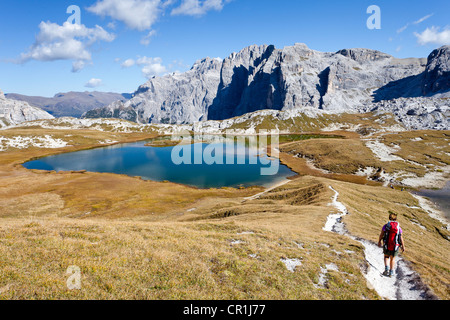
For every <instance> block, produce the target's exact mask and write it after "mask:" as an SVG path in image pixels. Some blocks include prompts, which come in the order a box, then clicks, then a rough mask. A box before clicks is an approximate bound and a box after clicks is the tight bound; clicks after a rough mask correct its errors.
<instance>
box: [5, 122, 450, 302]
mask: <svg viewBox="0 0 450 320" xmlns="http://www.w3.org/2000/svg"><path fill="white" fill-rule="evenodd" d="M4 134H5V135H11V136H12V135H18V134H30V135H39V134H40V135H42V134H51V135H52V136H54V137H61V139H67V138H70V139H71V144H73V145H74V146H72V147H66V148H63V149H58V150H50V149H37V148H30V149H26V150H8V151H7V152H3V153H1V154H0V299H346V300H349V299H357V300H361V299H379V297H378V295H377V294H376V293H375V292H374V291H373V290H371V289H369V288H368V287H367V285H366V280H365V278H364V276H363V273H362V271H361V269H364V265H365V264H366V262H365V259H364V252H363V247H362V245H361V244H360V243H359V242H356V241H353V240H349V238H348V237H345V236H340V235H337V234H333V233H329V232H325V231H323V230H322V227H323V226H324V224H325V222H326V220H327V216H328V215H329V214H330V213H331V212H333V208H332V207H330V206H329V202H330V201H331V197H332V195H333V194H332V192H331V190H330V189H329V188H328V186H329V185H332V186H333V187H334V188H335V189H336V190H338V191H339V192H340V195H341V196H340V201H341V202H343V203H344V204H345V205H346V206H347V207H348V209H349V211H350V215H349V216H347V217H346V218H345V219H344V222H345V224H346V226H347V228H348V229H349V231H350V232H351V233H352V234H353V235H355V236H359V237H362V238H365V239H368V240H373V241H376V240H377V237H378V235H379V229H380V228H381V226H382V225H383V223H385V222H386V221H385V220H386V219H387V212H388V211H389V210H392V211H395V212H397V213H399V214H400V222H401V223H402V227H403V229H404V231H405V241H406V244H407V248H408V251H407V253H406V254H405V258H406V259H407V260H409V261H411V262H412V263H413V269H414V270H416V271H417V272H419V273H420V275H421V277H422V278H423V280H424V282H425V283H426V284H427V285H428V286H429V287H430V288H431V289H432V290H433V291H434V293H435V294H436V295H438V296H439V297H440V298H441V299H449V298H450V291H449V283H450V275H449V268H448V253H449V241H448V239H445V237H446V236H447V237H448V236H449V233H448V231H446V230H444V229H443V228H442V224H441V223H439V222H437V221H436V220H434V219H431V218H430V217H429V216H428V215H427V214H426V213H425V212H424V211H422V210H418V209H412V208H411V207H414V206H417V201H416V200H415V199H414V198H413V197H412V196H410V195H409V194H408V193H406V192H400V191H393V190H391V189H387V188H383V187H379V186H369V185H364V184H369V183H368V182H367V180H365V179H364V178H362V177H354V176H352V175H348V174H336V173H333V174H331V175H327V174H324V173H323V172H321V171H320V170H317V169H314V168H311V167H308V166H307V165H306V163H305V161H304V159H298V158H294V157H292V155H291V154H288V153H281V155H280V157H281V160H282V161H283V162H286V163H289V164H290V165H291V167H292V168H294V169H296V171H297V172H299V173H300V175H301V176H299V177H297V178H296V179H294V180H293V181H291V182H290V183H289V184H286V185H284V186H281V187H279V188H276V189H274V190H272V191H270V192H267V193H266V194H263V195H262V196H261V197H260V198H259V199H255V200H247V201H245V198H246V197H249V196H251V195H254V194H257V193H259V192H261V191H262V189H261V188H250V189H242V190H240V189H229V188H228V189H212V190H199V189H195V188H190V187H186V186H182V185H176V184H173V183H157V182H151V181H143V180H141V179H137V178H131V177H126V176H118V175H113V174H97V173H54V172H48V173H43V172H36V171H29V170H25V169H24V168H22V167H21V166H20V164H21V163H23V162H25V161H27V160H28V159H30V158H34V157H41V156H45V155H49V154H55V153H59V152H68V151H73V150H80V149H85V148H92V147H97V146H99V144H98V141H99V140H106V139H111V140H115V141H121V142H126V141H136V140H143V139H146V138H150V137H152V135H151V134H142V133H131V134H123V133H121V134H119V133H112V132H94V131H89V130H83V131H77V130H70V131H65V130H59V131H58V130H55V131H48V130H42V129H37V128H32V129H28V130H27V129H20V130H19V129H15V130H14V131H10V130H7V131H5V132H4ZM68 134H70V135H71V137H67V136H66V135H68ZM2 135H3V133H2ZM405 137H406V136H405ZM347 138H348V139H347V140H339V143H341V141H345V142H342V143H347V142H348V141H351V142H350V143H351V145H352V146H354V148H355V149H352V152H358V150H360V145H359V144H358V143H357V142H358V140H357V136H356V135H354V134H348V135H347ZM323 141H327V139H323V140H315V142H317V144H318V145H322V144H323V143H327V142H323ZM333 142H336V140H335V139H334V140H333ZM303 143H308V142H307V141H302V142H296V143H295V145H294V147H296V148H297V147H299V146H300V147H303V146H301V144H303ZM405 143H406V141H405ZM297 144H298V145H297ZM361 148H362V147H361ZM330 150H331V149H330ZM317 152H320V150H319V149H317ZM330 153H331V151H330ZM338 158H339V159H337V161H341V165H346V164H348V163H349V162H351V161H353V159H352V158H351V157H348V156H347V157H345V156H343V155H342V156H338ZM369 160H370V159H368V160H367V161H369ZM322 161H323V163H324V164H326V163H327V162H326V161H328V160H327V157H324V158H323V160H322ZM329 178H332V179H333V180H331V179H329ZM355 182H356V183H355ZM423 228H425V229H423ZM282 258H288V259H299V260H300V261H301V265H300V266H298V267H297V268H296V270H295V272H290V271H289V270H287V268H286V267H285V265H284V264H283V263H282V262H281V259H282ZM380 258H381V257H380ZM330 263H333V264H335V265H336V266H337V267H338V269H339V271H331V272H329V273H328V274H327V275H326V279H327V281H326V285H325V287H320V286H318V282H319V274H320V270H321V267H324V266H325V265H326V264H330ZM73 265H75V266H78V267H80V269H81V272H82V279H81V284H82V287H81V290H69V289H68V288H67V285H66V281H67V279H68V277H69V275H67V274H66V270H67V268H68V267H69V266H73Z"/></svg>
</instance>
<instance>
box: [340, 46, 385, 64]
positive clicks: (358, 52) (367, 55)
mask: <svg viewBox="0 0 450 320" xmlns="http://www.w3.org/2000/svg"><path fill="white" fill-rule="evenodd" d="M336 53H337V54H340V55H343V56H344V57H347V58H350V59H352V60H355V61H357V62H360V63H364V62H367V61H379V60H384V59H390V58H393V57H392V56H391V55H389V54H386V53H383V52H380V51H377V50H371V49H362V48H355V49H343V50H339V51H338V52H336Z"/></svg>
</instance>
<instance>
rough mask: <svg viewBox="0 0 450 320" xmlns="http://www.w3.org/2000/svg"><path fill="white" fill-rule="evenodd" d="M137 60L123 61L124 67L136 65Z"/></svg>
mask: <svg viewBox="0 0 450 320" xmlns="http://www.w3.org/2000/svg"><path fill="white" fill-rule="evenodd" d="M135 63H136V62H135V61H134V60H133V59H127V60H125V61H124V62H123V63H122V68H130V67H132V66H134V65H135Z"/></svg>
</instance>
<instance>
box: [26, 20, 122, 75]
mask: <svg viewBox="0 0 450 320" xmlns="http://www.w3.org/2000/svg"><path fill="white" fill-rule="evenodd" d="M39 29H40V31H39V33H38V35H37V36H36V41H35V43H34V44H33V45H32V46H31V48H30V49H29V51H28V52H26V53H22V54H21V57H20V59H19V61H18V62H19V63H25V62H27V61H29V60H37V61H56V60H74V62H73V65H72V71H73V72H77V71H80V70H81V69H83V68H84V66H85V65H86V64H88V63H90V62H91V60H92V56H91V53H90V51H89V47H90V46H91V45H93V44H94V43H95V42H97V41H107V42H111V41H113V40H114V38H115V36H114V35H113V34H111V33H108V32H107V31H105V30H104V29H103V28H102V27H99V26H95V28H87V27H86V26H84V25H79V24H71V23H69V22H65V23H64V24H63V25H62V26H61V25H58V24H56V23H51V22H44V21H43V22H41V23H40V24H39Z"/></svg>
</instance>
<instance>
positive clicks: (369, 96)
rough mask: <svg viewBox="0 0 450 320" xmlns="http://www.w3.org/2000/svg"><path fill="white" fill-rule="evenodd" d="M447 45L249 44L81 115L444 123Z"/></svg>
mask: <svg viewBox="0 0 450 320" xmlns="http://www.w3.org/2000/svg"><path fill="white" fill-rule="evenodd" d="M449 98H450V46H444V47H441V48H439V49H436V50H434V51H433V52H432V53H431V54H430V55H429V57H428V59H427V58H409V59H397V58H395V57H393V56H391V55H388V54H385V53H382V52H379V51H376V50H370V49H344V50H340V51H338V52H331V53H329V52H319V51H315V50H312V49H309V48H308V47H307V46H306V45H305V44H295V45H294V46H290V47H285V48H283V49H276V48H275V47H274V46H272V45H270V46H268V45H261V46H257V45H253V46H250V47H247V48H244V49H243V50H241V51H240V52H238V53H232V54H231V55H230V56H229V57H228V58H226V59H223V60H221V59H211V58H206V59H203V60H199V61H197V62H196V63H195V64H194V66H193V67H192V68H191V70H189V71H187V72H185V73H181V74H179V73H174V74H168V75H165V76H163V77H154V78H152V79H150V80H149V81H148V82H147V83H145V84H144V85H142V86H140V87H139V88H138V90H137V91H136V92H135V93H134V95H133V98H132V99H130V100H128V101H125V102H123V101H116V102H114V103H112V104H110V105H108V106H106V107H103V108H99V109H95V110H91V111H88V112H86V113H85V114H84V117H86V118H121V119H126V120H131V121H134V122H138V123H158V124H161V123H163V124H192V123H195V122H198V121H205V120H224V119H230V118H233V117H238V116H241V115H244V114H247V113H250V112H254V111H258V110H266V109H271V110H279V111H288V110H302V109H305V110H306V109H311V108H312V109H316V110H321V111H323V112H326V113H343V112H369V111H378V112H392V113H394V114H395V115H396V117H397V119H398V120H399V121H400V122H402V123H404V124H405V126H407V127H408V126H409V128H412V129H421V128H430V129H433V128H441V129H442V128H444V129H447V128H448V127H449Z"/></svg>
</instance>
